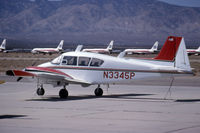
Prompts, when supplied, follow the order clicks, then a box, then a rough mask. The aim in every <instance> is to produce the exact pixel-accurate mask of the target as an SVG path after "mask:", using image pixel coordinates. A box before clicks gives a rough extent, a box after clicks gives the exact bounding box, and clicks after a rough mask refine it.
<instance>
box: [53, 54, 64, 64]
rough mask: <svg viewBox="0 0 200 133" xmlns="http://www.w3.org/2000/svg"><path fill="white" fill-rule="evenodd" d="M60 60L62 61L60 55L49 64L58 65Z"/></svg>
mask: <svg viewBox="0 0 200 133" xmlns="http://www.w3.org/2000/svg"><path fill="white" fill-rule="evenodd" d="M61 59H62V55H61V56H59V57H57V58H55V59H53V60H52V61H51V63H52V64H60V62H61Z"/></svg>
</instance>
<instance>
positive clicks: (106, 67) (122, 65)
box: [39, 52, 177, 84]
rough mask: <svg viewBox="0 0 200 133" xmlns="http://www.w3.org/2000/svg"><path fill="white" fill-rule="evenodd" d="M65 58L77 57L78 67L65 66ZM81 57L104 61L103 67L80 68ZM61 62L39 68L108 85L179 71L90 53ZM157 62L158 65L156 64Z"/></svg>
mask: <svg viewBox="0 0 200 133" xmlns="http://www.w3.org/2000/svg"><path fill="white" fill-rule="evenodd" d="M65 56H75V57H77V63H76V65H64V64H62V59H63V58H64V57H65ZM80 57H88V58H90V63H91V60H92V59H93V58H97V59H100V60H102V61H103V64H102V65H101V66H98V67H95V66H90V63H89V65H88V66H79V65H78V59H79V58H80ZM60 59H61V60H60V62H59V63H57V64H52V63H51V62H48V63H44V64H41V65H39V67H47V68H51V69H56V70H59V71H62V72H64V73H66V74H68V75H70V76H71V77H73V78H74V79H78V80H81V81H87V82H89V83H91V84H107V83H129V82H131V81H134V80H137V79H143V78H152V77H161V76H162V77H163V76H170V75H171V74H170V73H173V72H175V73H174V74H176V71H177V69H176V68H174V67H172V66H173V65H172V64H173V63H172V62H161V61H155V60H141V59H127V58H117V57H112V56H107V55H102V54H94V53H88V52H68V53H64V54H63V55H61V57H60ZM155 62H156V63H155Z"/></svg>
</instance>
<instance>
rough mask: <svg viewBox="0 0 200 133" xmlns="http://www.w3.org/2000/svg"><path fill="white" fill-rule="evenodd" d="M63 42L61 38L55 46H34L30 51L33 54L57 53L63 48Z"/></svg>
mask: <svg viewBox="0 0 200 133" xmlns="http://www.w3.org/2000/svg"><path fill="white" fill-rule="evenodd" d="M63 43H64V40H61V41H60V44H59V45H58V47H57V48H34V49H33V50H32V51H31V53H33V54H39V53H43V54H50V55H51V54H54V53H59V52H61V51H62V50H63V49H62V47H63Z"/></svg>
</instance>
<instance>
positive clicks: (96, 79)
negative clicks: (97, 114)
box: [6, 36, 192, 98]
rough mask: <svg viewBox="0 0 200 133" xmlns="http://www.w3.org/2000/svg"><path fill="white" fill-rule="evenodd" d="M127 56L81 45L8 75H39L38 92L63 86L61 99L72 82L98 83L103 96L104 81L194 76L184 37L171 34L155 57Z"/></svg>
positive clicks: (10, 72) (97, 89) (118, 81)
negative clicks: (49, 60) (99, 52)
mask: <svg viewBox="0 0 200 133" xmlns="http://www.w3.org/2000/svg"><path fill="white" fill-rule="evenodd" d="M124 55H125V52H121V53H120V54H119V55H118V57H114V56H109V55H103V54H98V53H90V52H82V51H81V47H80V46H78V48H77V49H76V51H73V52H67V53H63V54H62V55H60V56H59V57H57V58H55V59H54V60H52V61H51V62H47V63H44V64H41V65H39V66H37V67H27V68H25V69H24V70H8V71H7V72H6V74H7V75H9V76H18V77H19V78H18V81H20V80H21V79H22V77H31V78H36V79H37V86H38V89H37V94H38V95H44V93H45V90H44V88H43V84H52V85H53V86H54V87H56V86H63V89H61V90H60V92H59V96H60V97H61V98H67V97H68V91H67V89H66V86H67V85H68V84H80V85H82V86H83V87H87V86H90V85H97V88H96V89H95V91H94V93H95V95H96V96H102V95H103V90H102V89H101V88H100V85H102V84H112V83H129V82H132V81H135V80H143V79H149V78H156V77H158V78H161V77H166V76H170V77H172V76H180V75H182V76H183V75H192V71H191V67H190V63H189V59H188V55H187V51H186V48H185V42H184V39H183V37H174V36H169V37H168V38H167V40H166V42H165V44H164V46H163V47H162V49H161V51H160V53H159V54H158V56H157V57H155V58H154V59H137V58H125V57H124Z"/></svg>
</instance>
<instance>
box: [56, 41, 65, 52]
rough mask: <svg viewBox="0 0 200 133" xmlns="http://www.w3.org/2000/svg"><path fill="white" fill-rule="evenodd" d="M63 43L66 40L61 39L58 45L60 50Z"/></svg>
mask: <svg viewBox="0 0 200 133" xmlns="http://www.w3.org/2000/svg"><path fill="white" fill-rule="evenodd" d="M63 44H64V40H61V41H60V43H59V45H58V47H57V49H58V50H62V47H63Z"/></svg>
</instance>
